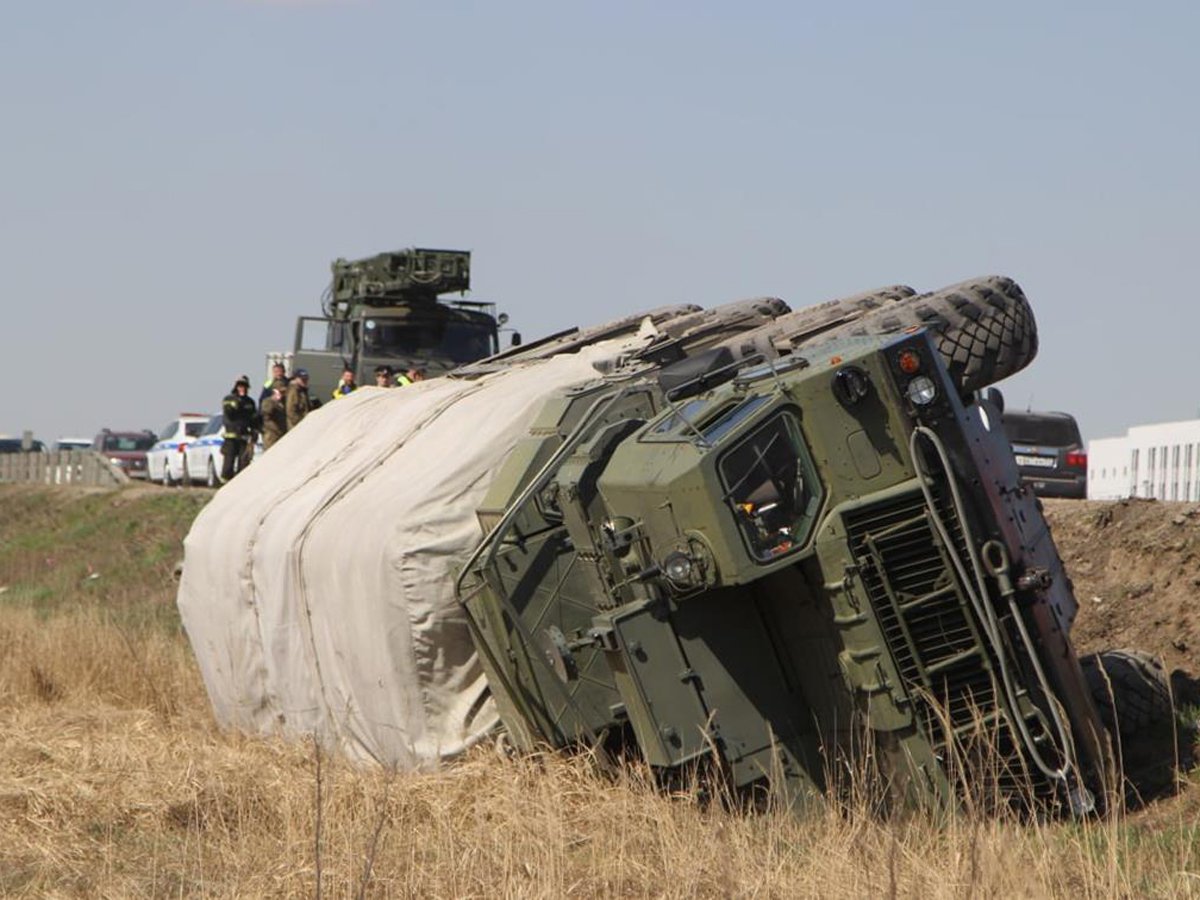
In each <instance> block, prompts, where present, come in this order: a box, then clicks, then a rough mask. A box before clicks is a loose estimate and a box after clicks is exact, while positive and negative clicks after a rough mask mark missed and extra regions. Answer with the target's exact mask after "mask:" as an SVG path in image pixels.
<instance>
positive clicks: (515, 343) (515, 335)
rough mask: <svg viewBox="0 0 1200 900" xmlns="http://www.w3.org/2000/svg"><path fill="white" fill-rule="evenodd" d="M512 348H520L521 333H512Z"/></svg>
mask: <svg viewBox="0 0 1200 900" xmlns="http://www.w3.org/2000/svg"><path fill="white" fill-rule="evenodd" d="M512 346H514V347H520V346H521V332H519V331H514V332H513V333H512Z"/></svg>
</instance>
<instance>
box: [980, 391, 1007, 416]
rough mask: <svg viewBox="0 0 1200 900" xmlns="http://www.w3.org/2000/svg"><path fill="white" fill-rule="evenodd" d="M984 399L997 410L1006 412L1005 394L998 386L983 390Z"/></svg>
mask: <svg viewBox="0 0 1200 900" xmlns="http://www.w3.org/2000/svg"><path fill="white" fill-rule="evenodd" d="M982 399H983V400H985V401H987V402H988V403H990V404H991V405H992V406H994V407H995V408H996V412H1000V413H1002V412H1004V395H1003V394H1002V393H1000V391H999V389H998V388H994V387H990V388H988V389H987V390H985V391H984V392H983V397H982Z"/></svg>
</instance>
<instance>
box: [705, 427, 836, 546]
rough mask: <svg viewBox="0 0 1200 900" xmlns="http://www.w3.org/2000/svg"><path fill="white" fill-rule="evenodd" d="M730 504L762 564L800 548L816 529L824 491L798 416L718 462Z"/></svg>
mask: <svg viewBox="0 0 1200 900" xmlns="http://www.w3.org/2000/svg"><path fill="white" fill-rule="evenodd" d="M720 470H721V478H722V480H723V481H724V482H725V485H726V488H727V493H726V499H727V500H728V501H729V505H730V506H731V507H732V509H733V513H734V517H735V518H736V520H737V523H738V527H739V528H740V529H741V531H742V534H743V535H744V536H745V538H746V543H747V544H748V545H749V548H750V552H751V553H752V554H753V556H754V558H755V559H756V560H758V561H759V562H766V561H768V560H771V559H774V558H775V557H777V556H779V555H780V554H783V553H786V552H788V551H789V550H791V549H793V548H794V547H797V546H799V545H800V544H801V543H803V542H804V540H805V538H806V537H807V534H808V530H809V528H810V527H811V524H812V518H813V515H814V513H815V509H816V504H817V502H818V500H819V495H820V486H819V483H818V482H817V478H816V473H815V472H814V471H813V470H812V467H811V465H810V464H809V463H808V455H807V452H806V451H805V449H804V443H803V439H802V438H801V436H800V425H799V423H798V422H797V421H796V418H795V416H794V415H792V414H791V413H790V412H784V413H781V414H780V415H777V416H775V417H774V418H772V419H771V420H769V421H768V422H766V423H765V424H763V425H762V426H761V427H760V428H757V429H755V431H753V432H752V433H751V434H749V435H747V437H746V438H745V439H744V440H742V441H740V442H739V443H738V444H737V445H735V446H734V448H733V449H732V450H730V451H729V452H727V453H726V454H725V455H724V456H723V457H722V458H721V462H720Z"/></svg>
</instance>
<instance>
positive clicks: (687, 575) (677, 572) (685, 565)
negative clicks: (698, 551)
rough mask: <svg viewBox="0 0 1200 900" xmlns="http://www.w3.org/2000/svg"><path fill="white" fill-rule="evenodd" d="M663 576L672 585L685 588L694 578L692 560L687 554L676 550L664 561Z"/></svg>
mask: <svg viewBox="0 0 1200 900" xmlns="http://www.w3.org/2000/svg"><path fill="white" fill-rule="evenodd" d="M662 570H663V574H664V575H666V576H667V580H668V581H670V582H671V584H675V585H679V586H681V587H682V586H685V585H687V584H688V582H689V581H690V580H691V577H692V560H691V558H690V557H689V556H688V555H687V554H686V553H680V552H679V551H678V550H676V551H675V552H674V553H670V554H668V555H667V558H666V559H664V560H663V565H662Z"/></svg>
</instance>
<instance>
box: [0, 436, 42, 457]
mask: <svg viewBox="0 0 1200 900" xmlns="http://www.w3.org/2000/svg"><path fill="white" fill-rule="evenodd" d="M24 449H25V448H24V447H22V446H21V439H20V438H10V437H5V438H0V453H21V452H23V451H24ZM30 451H31V452H33V453H44V452H46V445H45V444H43V443H42V442H41V441H34V442H33V444H32V446H31V447H30Z"/></svg>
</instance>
